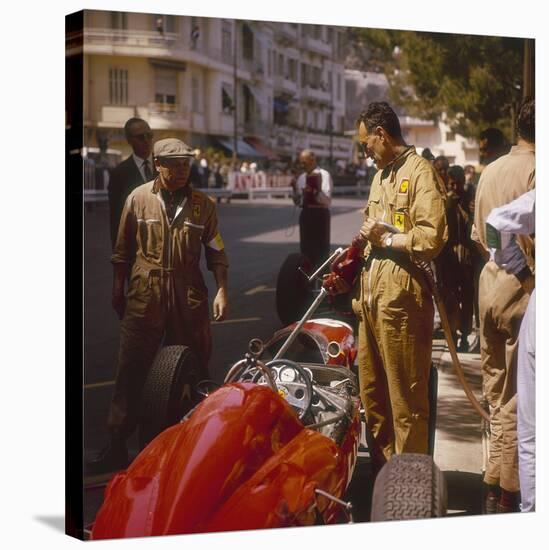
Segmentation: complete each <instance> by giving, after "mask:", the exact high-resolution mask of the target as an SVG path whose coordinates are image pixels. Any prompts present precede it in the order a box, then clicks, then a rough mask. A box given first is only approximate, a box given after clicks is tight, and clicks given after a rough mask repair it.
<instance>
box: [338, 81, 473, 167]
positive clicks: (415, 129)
mask: <svg viewBox="0 0 549 550" xmlns="http://www.w3.org/2000/svg"><path fill="white" fill-rule="evenodd" d="M345 93H346V105H347V111H346V118H345V120H346V124H347V129H348V130H350V129H352V128H354V123H355V121H356V119H357V117H358V115H359V113H360V111H362V109H364V108H365V107H366V105H367V104H368V103H370V102H371V101H389V99H388V95H389V83H388V82H387V77H386V76H385V75H384V74H382V73H373V72H362V71H356V70H346V71H345ZM399 120H400V126H401V128H402V134H403V136H404V139H405V140H406V141H407V142H408V143H410V144H412V145H415V146H416V148H417V150H418V152H421V151H422V150H423V149H425V148H426V147H428V148H429V149H430V150H431V152H432V153H433V155H435V157H437V156H439V155H444V156H445V157H447V158H448V160H449V162H450V164H459V165H461V166H465V165H466V164H472V165H473V166H477V165H478V160H479V156H478V155H479V151H478V143H477V141H476V140H473V139H468V138H465V137H464V136H462V135H460V134H456V133H455V132H452V130H451V128H450V126H449V125H448V124H447V123H446V121H445V120H444V117H441V120H438V121H437V122H434V121H432V120H425V119H420V118H415V117H410V116H407V115H405V114H399ZM349 133H352V132H349Z"/></svg>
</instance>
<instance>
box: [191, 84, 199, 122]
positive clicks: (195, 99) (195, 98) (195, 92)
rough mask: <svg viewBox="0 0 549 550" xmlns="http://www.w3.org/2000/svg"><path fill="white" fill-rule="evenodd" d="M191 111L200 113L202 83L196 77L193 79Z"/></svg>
mask: <svg viewBox="0 0 549 550" xmlns="http://www.w3.org/2000/svg"><path fill="white" fill-rule="evenodd" d="M191 109H192V110H193V111H194V112H195V113H197V112H200V81H199V80H198V78H197V77H196V76H193V77H192V79H191Z"/></svg>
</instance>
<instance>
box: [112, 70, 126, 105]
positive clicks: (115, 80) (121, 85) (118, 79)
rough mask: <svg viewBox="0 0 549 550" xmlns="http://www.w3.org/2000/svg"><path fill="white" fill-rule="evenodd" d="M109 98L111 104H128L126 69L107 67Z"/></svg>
mask: <svg viewBox="0 0 549 550" xmlns="http://www.w3.org/2000/svg"><path fill="white" fill-rule="evenodd" d="M109 100H110V104H111V105H127V104H128V69H119V68H117V67H111V68H110V69H109Z"/></svg>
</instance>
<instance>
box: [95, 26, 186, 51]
mask: <svg viewBox="0 0 549 550" xmlns="http://www.w3.org/2000/svg"><path fill="white" fill-rule="evenodd" d="M177 40H178V34H177V33H159V32H158V31H136V30H122V29H97V28H89V29H84V46H85V48H86V52H90V53H105V54H111V55H112V54H126V55H147V54H150V55H155V54H158V53H159V52H162V51H167V50H171V49H172V48H173V47H174V46H175V44H176V42H177Z"/></svg>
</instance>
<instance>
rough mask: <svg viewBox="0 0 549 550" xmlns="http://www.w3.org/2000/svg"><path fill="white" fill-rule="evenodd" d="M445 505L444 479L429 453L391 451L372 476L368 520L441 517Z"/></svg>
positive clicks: (444, 512) (443, 513)
mask: <svg viewBox="0 0 549 550" xmlns="http://www.w3.org/2000/svg"><path fill="white" fill-rule="evenodd" d="M446 506H447V493H446V481H445V479H444V476H443V475H442V472H441V471H440V469H439V468H438V466H437V465H436V464H435V463H434V461H433V459H432V458H431V457H430V456H429V455H424V454H414V453H408V454H406V453H405V454H401V455H394V456H393V457H392V458H391V459H390V460H389V462H387V463H386V464H385V465H384V466H383V468H382V469H381V470H380V472H379V474H378V476H377V478H376V481H375V484H374V491H373V496H372V512H371V521H392V520H403V519H420V518H435V517H443V516H444V515H446Z"/></svg>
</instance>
